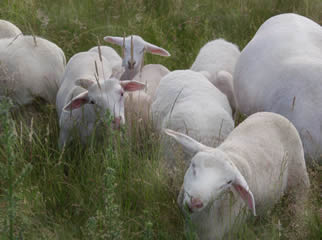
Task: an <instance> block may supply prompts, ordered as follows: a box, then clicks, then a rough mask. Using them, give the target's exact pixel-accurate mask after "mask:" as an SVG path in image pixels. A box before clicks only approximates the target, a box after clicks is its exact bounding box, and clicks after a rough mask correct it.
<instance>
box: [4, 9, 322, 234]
mask: <svg viewBox="0 0 322 240" xmlns="http://www.w3.org/2000/svg"><path fill="white" fill-rule="evenodd" d="M0 38H1V39H0V62H1V68H0V94H1V95H2V96H4V95H6V96H10V97H11V98H12V99H13V100H14V101H15V102H17V103H18V104H20V105H25V104H28V103H31V102H32V100H33V98H34V96H39V97H42V98H44V99H45V100H47V101H48V102H50V103H54V104H56V108H57V113H58V117H59V126H60V136H59V147H60V148H63V147H64V145H66V144H67V143H68V142H69V141H70V140H71V138H72V136H74V135H71V130H72V129H76V130H77V131H78V132H79V135H80V138H81V139H82V141H83V142H84V143H85V142H86V139H87V138H88V136H89V135H90V134H91V133H92V131H93V129H94V124H95V123H96V122H97V120H99V119H100V115H101V114H104V113H105V112H106V111H109V113H110V114H111V116H112V118H113V121H112V123H111V124H112V125H113V128H114V129H118V128H119V126H120V124H124V123H125V117H124V115H125V113H124V112H125V111H127V110H128V109H129V110H131V111H135V112H136V113H137V114H139V115H140V117H141V118H142V119H143V120H144V121H150V120H151V121H152V122H153V125H154V127H155V128H156V129H157V130H159V131H160V133H162V134H163V137H162V144H163V146H166V147H164V148H163V151H164V154H165V156H166V157H165V159H167V161H169V164H168V165H169V168H171V162H173V161H179V160H178V159H175V156H176V154H175V151H176V148H177V146H178V145H176V144H180V145H182V147H183V149H184V152H185V154H184V161H185V163H186V165H187V166H189V167H188V168H187V171H186V174H185V177H184V181H183V186H182V188H181V191H180V194H179V197H178V204H179V205H180V206H181V207H182V210H183V211H184V212H185V213H188V216H189V218H190V219H191V222H192V224H193V225H194V226H195V229H196V232H197V235H198V237H199V238H200V239H217V238H218V239H221V238H223V237H224V236H225V235H227V234H228V233H229V232H231V231H233V226H235V225H237V223H241V222H243V221H244V219H245V217H246V216H247V214H248V213H249V212H251V213H252V214H253V215H256V214H261V213H264V212H265V211H266V210H267V209H268V208H270V207H272V206H273V205H274V204H275V203H276V202H277V201H278V200H279V199H280V198H281V196H282V195H283V194H284V193H286V192H290V193H292V194H294V196H295V199H296V201H302V200H303V199H304V198H305V193H306V190H307V189H308V188H309V185H310V183H309V178H308V174H307V169H306V163H308V164H311V163H312V162H313V161H317V162H318V163H321V160H320V155H321V153H322V111H321V112H320V107H322V106H321V105H322V27H321V26H320V25H319V24H317V23H315V22H313V21H312V20H310V19H308V18H306V17H303V16H300V15H297V14H281V15H277V16H274V17H271V18H270V19H268V20H267V21H265V22H264V23H263V24H262V25H261V27H260V28H259V29H258V31H257V32H256V34H255V36H254V37H253V39H252V40H251V41H250V42H249V43H248V44H247V46H246V47H245V48H244V49H243V50H242V51H241V52H240V51H239V49H238V47H237V46H236V45H234V44H232V43H229V42H227V41H225V40H223V39H217V40H213V41H210V42H209V43H207V44H206V45H205V46H203V47H202V48H201V50H200V52H199V54H198V56H197V58H196V60H195V62H194V63H193V65H192V66H191V68H190V69H188V70H176V71H172V72H170V71H169V70H168V69H167V68H166V67H164V66H162V65H160V64H149V65H144V62H143V57H144V53H145V52H149V53H152V54H157V55H161V56H170V54H169V52H168V51H166V50H165V49H163V48H160V47H158V46H155V45H153V44H151V43H148V42H146V41H144V40H143V39H142V38H141V37H139V36H129V37H126V38H125V37H124V38H123V37H111V36H107V37H105V38H104V40H105V41H106V42H109V43H113V44H117V45H119V46H121V47H122V53H123V56H122V58H121V57H120V56H119V55H118V54H117V53H116V51H115V50H114V49H113V48H111V47H107V46H96V47H93V48H92V49H90V50H89V51H87V52H81V53H77V54H75V55H74V56H73V57H72V58H71V59H70V60H69V61H68V63H67V65H66V59H65V55H64V52H63V51H62V50H61V49H60V48H59V47H58V46H57V45H55V44H54V43H52V42H49V41H48V40H45V39H43V38H40V37H35V36H26V35H23V34H22V33H21V31H20V30H19V29H18V28H17V27H16V26H14V25H13V24H11V23H9V22H7V21H4V20H1V21H0ZM138 90H141V91H138ZM129 92H131V94H128V93H129ZM124 106H125V107H124ZM234 112H235V113H236V112H241V113H243V114H246V115H251V116H249V117H248V118H247V119H246V120H244V121H243V122H242V123H241V124H240V125H238V127H236V128H234ZM319 161H320V162H319ZM231 198H232V200H231ZM245 207H246V208H249V210H250V211H243V210H244V209H245ZM242 213H243V214H242Z"/></svg>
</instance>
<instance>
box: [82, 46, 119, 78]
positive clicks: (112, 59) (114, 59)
mask: <svg viewBox="0 0 322 240" xmlns="http://www.w3.org/2000/svg"><path fill="white" fill-rule="evenodd" d="M100 49H101V54H102V56H104V57H105V59H106V60H107V61H108V62H109V64H110V66H111V67H112V76H114V77H116V78H120V77H121V75H122V74H123V72H124V68H123V67H122V58H121V57H120V56H119V55H118V53H117V52H116V51H115V50H114V49H113V48H111V47H108V46H100ZM88 51H89V52H97V53H98V52H99V50H98V47H97V46H96V47H92V48H91V49H90V50H88Z"/></svg>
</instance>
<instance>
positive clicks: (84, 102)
mask: <svg viewBox="0 0 322 240" xmlns="http://www.w3.org/2000/svg"><path fill="white" fill-rule="evenodd" d="M76 85H79V86H81V87H83V88H85V89H88V90H86V91H85V92H82V93H80V94H79V95H78V96H76V97H74V98H73V99H72V100H71V101H69V102H68V103H67V104H66V105H65V106H64V108H63V114H62V115H61V117H60V127H61V132H60V139H59V146H60V147H62V146H63V145H64V144H65V143H66V142H67V141H68V138H69V131H70V130H71V128H72V127H73V126H75V123H76V125H77V124H80V123H81V122H82V121H84V122H85V124H86V125H87V127H85V128H84V126H83V125H82V126H81V125H79V126H78V127H79V131H80V134H81V136H82V138H86V136H88V135H89V134H90V133H91V131H92V127H93V125H94V123H95V121H96V120H97V119H98V120H99V119H100V118H99V117H100V116H103V115H104V114H105V113H106V112H109V114H110V115H111V116H112V117H113V121H112V124H113V125H112V127H113V128H119V127H120V124H124V123H125V117H124V92H129V91H136V90H141V89H143V88H144V87H145V84H143V83H139V82H136V81H122V82H120V81H119V80H117V79H115V78H111V79H108V80H104V81H99V82H95V81H93V80H89V79H78V80H77V81H76ZM82 107H84V108H82ZM82 140H83V141H84V139H82Z"/></svg>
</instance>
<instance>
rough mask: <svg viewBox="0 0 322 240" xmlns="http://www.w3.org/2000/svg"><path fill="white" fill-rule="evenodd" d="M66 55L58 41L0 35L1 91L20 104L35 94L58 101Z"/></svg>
mask: <svg viewBox="0 0 322 240" xmlns="http://www.w3.org/2000/svg"><path fill="white" fill-rule="evenodd" d="M65 65H66V58H65V54H64V52H63V51H62V50H61V49H60V48H59V47H58V46H57V45H56V44H54V43H52V42H50V41H48V40H46V39H43V38H40V37H35V36H25V35H21V36H19V37H17V38H3V39H0V95H7V96H10V97H12V99H13V100H14V101H15V102H16V103H18V104H20V105H24V104H29V103H31V102H32V101H33V99H34V97H35V96H37V97H41V98H43V99H45V100H46V101H48V102H49V103H53V104H54V103H55V101H56V94H57V91H58V88H59V86H60V81H61V79H62V76H63V74H64V70H65Z"/></svg>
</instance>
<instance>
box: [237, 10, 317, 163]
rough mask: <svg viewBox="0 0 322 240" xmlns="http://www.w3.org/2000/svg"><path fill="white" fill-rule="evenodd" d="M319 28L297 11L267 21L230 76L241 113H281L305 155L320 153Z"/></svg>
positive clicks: (244, 51)
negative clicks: (294, 133)
mask: <svg viewBox="0 0 322 240" xmlns="http://www.w3.org/2000/svg"><path fill="white" fill-rule="evenodd" d="M321 76H322V27H321V26H320V25H319V24H317V23H315V22H313V21H312V20H310V19H308V18H306V17H303V16H300V15H297V14H281V15H277V16H274V17H272V18H270V19H268V20H267V21H266V22H264V24H263V25H262V26H261V27H260V28H259V29H258V31H257V32H256V34H255V36H254V37H253V39H252V40H251V41H250V42H249V43H248V44H247V46H246V47H245V49H243V51H242V53H241V56H240V58H239V60H238V63H237V65H236V69H235V75H234V90H235V95H236V100H237V104H238V108H239V111H241V112H242V113H244V114H247V115H249V114H252V113H255V112H258V111H270V112H275V113H279V114H281V115H283V116H285V117H286V118H288V119H289V120H290V121H291V122H292V123H293V124H294V125H295V127H296V129H297V130H298V131H299V133H300V136H301V139H302V142H303V145H304V151H305V154H306V157H310V158H313V159H315V158H318V157H320V155H321V154H322V127H321V126H322V112H321V111H320V110H319V109H321V108H322V78H321Z"/></svg>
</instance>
